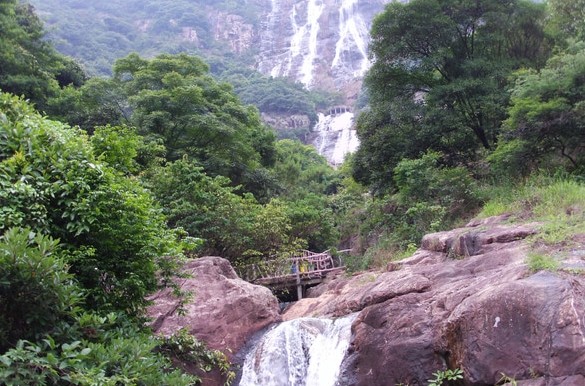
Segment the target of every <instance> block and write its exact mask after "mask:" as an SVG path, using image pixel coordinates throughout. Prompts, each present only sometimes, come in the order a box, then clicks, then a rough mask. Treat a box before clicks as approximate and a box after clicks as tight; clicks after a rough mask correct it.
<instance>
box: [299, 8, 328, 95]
mask: <svg viewBox="0 0 585 386" xmlns="http://www.w3.org/2000/svg"><path fill="white" fill-rule="evenodd" d="M323 8H325V6H324V5H323V2H322V0H309V4H308V7H307V26H308V30H309V36H308V47H307V48H308V52H307V55H305V57H304V59H303V65H302V66H301V83H303V84H304V85H305V86H307V87H310V86H311V85H312V83H313V64H314V62H315V59H316V58H317V35H318V34H319V18H320V17H321V13H322V12H323Z"/></svg>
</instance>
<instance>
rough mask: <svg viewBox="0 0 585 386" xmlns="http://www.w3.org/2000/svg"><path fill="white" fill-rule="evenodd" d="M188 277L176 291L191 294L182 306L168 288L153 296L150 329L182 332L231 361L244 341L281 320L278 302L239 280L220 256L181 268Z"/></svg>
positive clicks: (168, 333) (164, 332) (262, 290)
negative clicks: (188, 333)
mask: <svg viewBox="0 0 585 386" xmlns="http://www.w3.org/2000/svg"><path fill="white" fill-rule="evenodd" d="M184 270H185V273H187V274H188V276H189V277H187V278H185V279H181V282H180V287H181V289H182V290H183V291H188V292H190V293H191V294H192V299H191V301H189V302H188V303H187V304H185V305H183V306H182V308H183V310H181V312H178V311H179V308H180V307H181V304H180V302H179V299H177V298H176V297H175V296H173V294H172V292H171V291H170V290H168V289H166V290H163V291H161V292H159V293H157V294H155V295H154V296H153V297H152V299H151V300H152V301H153V305H152V306H151V307H149V309H148V315H149V317H150V318H152V320H153V321H152V324H151V326H152V328H153V329H154V331H155V332H156V333H158V334H162V335H170V334H173V333H174V332H176V331H178V330H180V329H181V328H186V329H187V330H188V331H189V332H190V333H191V334H193V335H195V336H196V337H197V338H198V339H200V340H202V341H203V342H205V343H207V345H208V346H209V347H210V348H212V349H216V350H221V351H223V352H224V353H225V354H226V355H228V357H229V358H231V357H232V353H236V352H237V351H239V350H240V349H241V348H242V347H243V346H244V344H245V343H246V341H247V340H248V338H250V337H251V336H252V335H253V334H254V333H255V332H257V331H259V330H261V329H263V328H264V327H266V326H268V325H270V324H272V323H276V322H279V321H280V320H281V317H280V310H279V306H278V300H277V298H276V297H275V296H274V295H273V294H272V293H271V292H270V290H269V289H268V288H266V287H262V286H258V285H253V284H250V283H248V282H246V281H244V280H241V279H239V278H238V276H237V274H236V273H235V271H234V269H233V268H232V267H231V265H230V263H229V262H228V261H227V260H225V259H223V258H221V257H202V258H199V259H195V260H191V261H189V262H188V263H187V264H186V265H185V267H184Z"/></svg>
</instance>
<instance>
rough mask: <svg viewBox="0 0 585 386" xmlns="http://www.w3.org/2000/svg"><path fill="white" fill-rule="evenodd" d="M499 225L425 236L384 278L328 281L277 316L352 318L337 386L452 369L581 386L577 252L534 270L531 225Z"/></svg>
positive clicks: (483, 379)
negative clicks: (553, 266)
mask: <svg viewBox="0 0 585 386" xmlns="http://www.w3.org/2000/svg"><path fill="white" fill-rule="evenodd" d="M505 221H506V218H505V217H503V218H498V219H488V220H484V221H475V222H472V223H470V224H468V226H466V227H464V228H460V229H455V230H453V231H449V232H439V233H435V234H431V235H427V236H425V238H424V240H423V248H421V249H420V250H419V251H417V253H415V254H414V255H413V256H412V257H410V258H408V259H406V260H403V261H401V262H397V263H396V262H395V263H392V264H389V265H388V267H387V271H386V272H365V273H360V274H357V275H355V276H352V277H341V278H339V279H336V280H333V281H331V282H329V283H327V284H326V285H325V286H324V287H323V288H321V289H319V290H317V291H315V293H319V294H320V295H319V296H318V297H316V298H308V299H303V300H301V301H299V302H297V303H296V304H295V305H293V306H292V307H290V308H289V309H288V310H287V311H286V312H285V314H284V315H283V318H284V319H291V318H295V317H300V316H329V317H331V316H341V315H344V314H347V313H352V312H358V313H359V315H358V317H357V318H356V320H355V322H354V324H353V326H352V331H353V338H352V343H351V346H350V352H349V355H348V357H347V358H346V360H345V361H344V370H343V373H342V377H341V384H346V385H395V384H405V385H406V384H410V385H415V384H427V383H428V381H427V380H428V379H430V378H432V373H434V372H436V371H438V370H444V369H446V368H452V369H454V368H460V369H462V370H463V372H464V374H465V380H464V384H466V385H493V384H496V383H498V382H499V381H500V380H502V379H503V378H504V377H509V378H511V379H515V380H517V381H522V382H524V383H518V384H526V385H546V386H554V385H585V383H580V382H583V380H584V379H585V296H584V295H585V277H584V276H583V275H582V274H580V273H581V272H585V270H584V268H585V261H584V259H585V252H584V250H585V246H583V245H582V244H583V243H581V242H580V241H579V240H578V239H576V243H575V245H574V246H573V248H572V249H571V250H569V251H564V252H563V253H564V256H565V260H564V265H563V267H566V269H561V270H558V271H556V272H548V271H541V272H537V273H534V272H532V271H530V270H529V269H528V266H527V264H526V259H527V256H528V254H529V253H532V248H533V247H532V246H531V245H530V244H529V243H527V242H526V241H523V239H524V238H526V237H527V236H529V235H531V234H534V233H536V232H537V230H538V224H524V225H512V224H507V223H506V222H505ZM571 382H576V383H571ZM500 384H501V383H500Z"/></svg>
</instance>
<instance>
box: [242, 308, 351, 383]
mask: <svg viewBox="0 0 585 386" xmlns="http://www.w3.org/2000/svg"><path fill="white" fill-rule="evenodd" d="M354 319H355V315H350V316H347V317H344V318H339V319H336V320H335V321H333V320H328V319H317V318H301V319H295V320H291V321H288V322H283V323H281V324H279V325H278V326H276V327H275V328H274V329H272V330H270V331H268V332H267V333H266V334H265V335H264V336H263V337H262V339H261V340H260V341H259V342H258V343H257V345H256V346H255V347H254V348H253V349H252V350H251V351H250V353H248V355H247V356H246V360H245V362H244V365H243V372H242V378H241V380H240V383H239V384H240V386H257V385H263V386H290V385H295V386H334V385H335V382H336V381H337V377H338V376H339V371H340V366H341V362H342V361H343V358H344V357H345V353H346V352H347V348H348V346H349V341H350V338H351V323H352V322H353V320H354Z"/></svg>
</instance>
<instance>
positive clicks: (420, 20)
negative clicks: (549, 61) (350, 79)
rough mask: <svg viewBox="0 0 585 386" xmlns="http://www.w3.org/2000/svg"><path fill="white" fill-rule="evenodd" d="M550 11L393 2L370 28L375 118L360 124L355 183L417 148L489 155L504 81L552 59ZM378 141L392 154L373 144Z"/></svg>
mask: <svg viewBox="0 0 585 386" xmlns="http://www.w3.org/2000/svg"><path fill="white" fill-rule="evenodd" d="M544 11H545V8H544V5H542V4H534V3H531V2H524V1H514V0H498V1H491V0H490V1H487V0H480V1H454V0H413V1H410V2H408V3H400V2H393V3H391V4H389V5H388V6H387V7H386V9H385V11H384V12H383V13H381V14H380V15H378V17H376V19H375V20H374V24H373V27H372V43H371V54H372V59H373V60H374V64H373V66H372V68H371V70H370V71H369V73H368V75H367V77H366V85H367V87H368V91H369V93H370V98H371V99H370V103H371V111H369V112H366V113H365V115H366V117H364V118H362V119H361V122H358V135H359V136H360V140H361V141H362V145H361V147H360V149H359V150H358V155H357V157H356V170H355V173H354V175H355V176H356V178H358V179H359V180H360V181H362V182H365V183H368V184H372V183H374V181H373V180H376V179H378V180H379V179H380V178H382V179H385V180H386V181H388V180H390V175H391V170H392V169H393V168H394V166H396V161H397V160H398V159H400V158H402V157H403V156H409V155H412V154H414V153H417V152H419V154H418V155H420V150H419V149H421V148H422V149H429V148H431V149H435V150H438V151H441V152H443V153H444V154H445V155H446V157H447V158H450V159H451V160H452V161H456V162H463V161H466V160H467V161H468V160H471V159H473V158H474V154H475V151H476V149H478V148H480V147H483V148H486V149H490V148H492V147H493V146H494V143H495V141H496V138H497V134H498V130H499V127H500V124H501V121H502V120H503V119H504V118H505V113H506V111H505V106H506V104H507V100H508V93H507V92H506V84H507V79H508V76H509V75H510V73H511V72H512V71H513V70H515V69H517V68H519V67H521V66H526V65H534V66H538V65H539V64H540V63H542V62H543V61H544V60H545V59H546V55H547V50H548V44H547V40H546V36H545V34H544V32H543V25H542V24H543V17H544ZM366 126H367V127H366ZM386 131H387V132H388V134H387V135H385V134H383V133H382V132H386ZM372 136H373V137H372ZM380 136H383V137H385V138H386V139H387V141H386V142H385V145H386V147H385V148H381V149H376V148H371V147H369V144H370V143H372V142H378V143H379V141H378V140H379V138H376V137H380ZM370 137H372V138H375V139H374V140H373V141H370ZM414 138H417V139H420V142H419V141H413V139H414ZM374 146H375V145H374ZM386 149H387V150H386ZM396 151H397V152H398V153H396V154H394V155H390V154H385V153H389V152H396ZM380 153H382V154H380ZM374 158H379V159H385V160H390V159H393V161H391V162H390V163H385V164H376V163H374V162H370V161H371V160H373V159H374ZM374 175H376V177H374Z"/></svg>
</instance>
